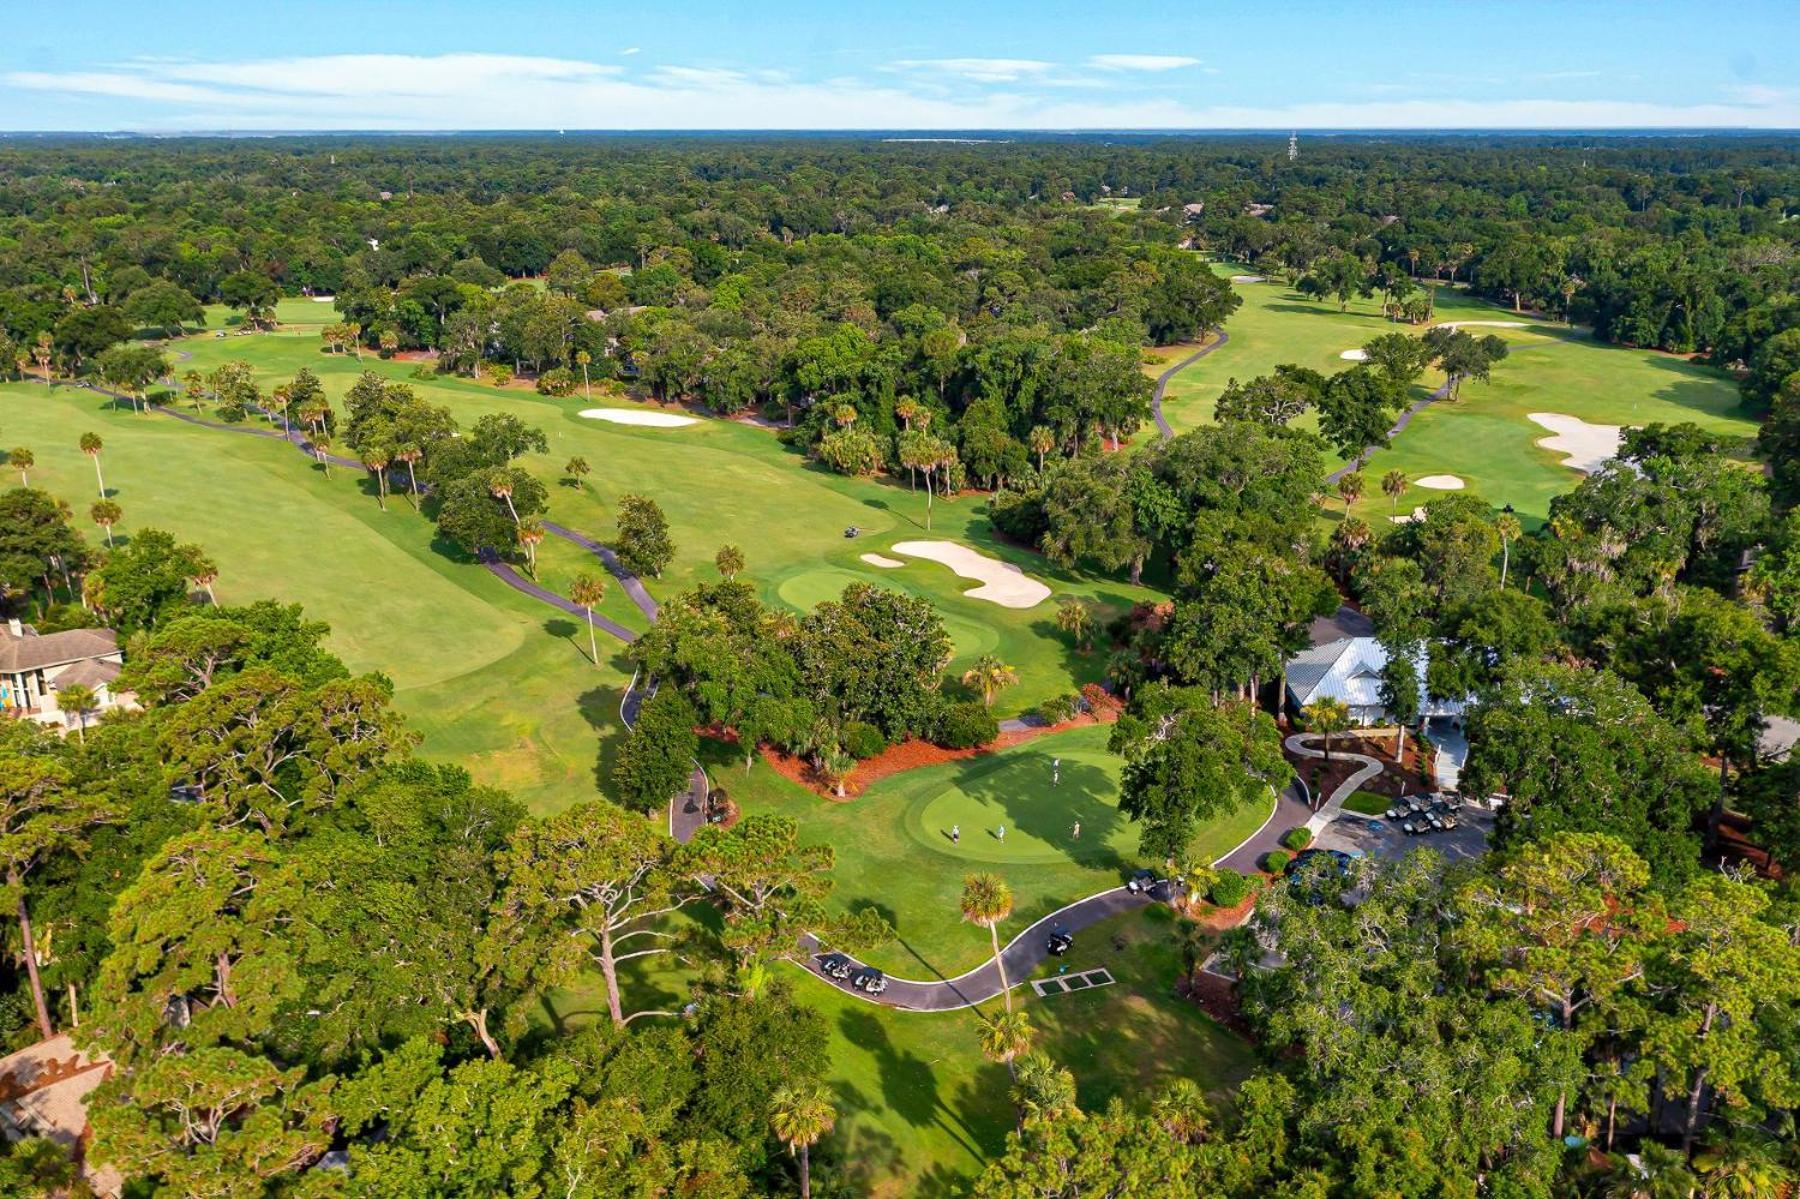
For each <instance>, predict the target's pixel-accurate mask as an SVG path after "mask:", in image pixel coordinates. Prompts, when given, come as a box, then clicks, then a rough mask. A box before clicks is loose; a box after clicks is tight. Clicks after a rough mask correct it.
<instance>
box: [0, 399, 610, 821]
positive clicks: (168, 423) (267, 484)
mask: <svg viewBox="0 0 1800 1199" xmlns="http://www.w3.org/2000/svg"><path fill="white" fill-rule="evenodd" d="M0 430H4V435H5V439H6V441H7V443H8V444H9V445H27V446H30V447H31V448H32V450H33V452H34V453H35V454H36V456H37V460H38V469H37V470H35V471H34V472H33V474H32V480H31V481H32V483H33V484H34V485H35V486H39V487H43V488H45V489H47V490H49V491H51V492H53V493H55V494H57V495H58V496H60V497H62V498H63V499H65V500H67V501H68V502H69V503H70V504H71V505H73V507H74V508H75V512H76V516H77V523H78V524H80V525H83V526H85V524H86V521H85V516H86V512H87V508H88V506H89V504H90V503H92V501H93V498H94V473H93V465H92V463H91V462H90V461H89V460H88V459H87V457H86V456H85V455H83V454H82V453H81V452H80V450H79V449H78V448H77V447H76V440H77V438H79V437H80V435H81V434H82V433H84V432H88V431H92V432H96V433H98V434H100V436H101V437H102V439H103V440H104V441H105V445H106V448H105V450H104V452H103V458H102V464H103V467H104V470H105V473H106V482H107V487H108V490H109V491H110V492H111V493H112V494H113V496H114V498H115V499H116V500H117V501H118V503H119V505H120V507H121V508H122V509H123V510H124V520H123V521H122V522H121V524H120V526H119V532H121V533H123V534H124V535H125V536H129V534H130V531H131V530H132V529H134V528H140V527H143V526H146V525H150V526H156V527H160V528H166V529H168V530H170V531H172V532H174V533H176V534H177V535H178V536H180V537H182V538H184V539H187V540H192V541H195V542H198V543H199V544H201V545H203V546H205V547H206V549H207V551H208V552H209V553H210V554H211V555H212V556H213V557H214V559H215V560H217V562H218V563H219V567H220V576H219V580H218V582H217V584H216V585H215V589H216V590H217V592H218V595H219V599H220V601H221V602H223V603H245V602H249V601H251V600H256V599H265V598H274V599H281V600H284V601H297V602H299V603H301V604H304V605H305V607H306V610H307V612H308V614H309V615H311V616H313V617H314V618H317V619H323V620H325V621H327V622H329V623H330V624H331V626H332V634H331V639H330V644H331V647H332V649H333V650H334V651H336V652H337V653H338V654H340V655H342V656H343V658H344V659H345V660H346V661H347V662H349V663H350V665H351V666H352V668H354V669H357V670H381V671H383V672H385V673H386V674H387V675H388V676H389V677H391V678H392V679H393V680H394V683H395V686H396V688H397V689H398V696H397V697H398V702H399V704H400V707H401V708H402V710H404V711H405V712H406V713H407V714H408V716H409V717H410V718H411V719H412V722H413V725H414V727H415V728H417V729H419V730H420V731H421V732H422V733H423V734H424V735H425V738H426V742H425V749H424V752H425V753H426V754H427V755H428V756H430V757H434V758H441V759H445V760H453V761H458V762H461V763H463V764H464V765H466V766H468V767H469V768H470V769H471V770H472V771H474V773H475V774H476V775H477V777H479V778H480V779H481V780H482V781H484V782H491V783H494V784H496V785H501V786H506V787H509V788H512V789H513V790H515V791H516V792H517V793H518V794H519V795H520V797H521V798H522V799H524V800H525V801H526V802H528V803H530V804H532V805H533V806H534V807H538V808H550V807H560V806H565V805H567V804H569V803H573V802H576V801H577V800H580V799H584V798H591V797H592V796H594V795H595V794H596V788H595V770H596V749H595V738H596V734H597V733H599V734H602V735H606V734H610V732H611V730H613V729H614V727H615V726H616V712H617V706H618V694H619V691H620V690H621V689H622V687H623V684H624V679H625V675H626V673H627V672H626V670H624V669H622V668H621V663H620V661H619V658H618V645H617V643H616V642H615V643H613V644H611V645H608V644H606V643H605V641H604V639H603V641H602V645H601V662H602V665H601V668H600V669H596V668H595V667H594V666H593V665H591V664H590V663H588V662H587V661H586V659H585V658H584V657H583V654H585V652H586V644H585V639H583V641H582V643H581V645H580V646H579V648H577V646H576V645H575V644H573V643H571V642H570V641H569V640H568V639H567V638H568V637H569V636H570V635H571V634H572V633H573V632H574V622H573V621H568V620H564V621H560V622H557V621H551V620H548V618H547V610H546V609H544V608H543V607H542V606H541V605H539V604H537V603H535V602H534V601H532V600H529V599H527V598H525V597H524V596H520V595H518V594H516V593H514V592H512V591H510V590H508V589H507V588H506V587H504V586H503V585H501V584H500V583H499V582H498V581H497V580H495V579H493V578H492V577H491V576H489V575H488V574H487V572H486V571H484V570H482V569H481V568H480V567H479V566H477V565H475V564H472V563H468V562H463V561H460V560H458V559H456V558H453V557H451V556H447V555H445V554H443V553H440V552H438V550H437V549H436V548H434V546H433V544H432V536H431V526H430V524H429V523H428V522H426V521H425V520H424V519H423V518H421V517H419V516H417V515H415V514H414V513H413V512H412V510H411V508H410V507H409V506H408V505H407V503H406V502H405V501H404V500H393V501H390V503H389V510H388V511H387V512H385V513H384V512H382V511H381V510H380V509H379V508H378V507H377V506H376V504H375V502H374V500H373V498H372V497H371V496H369V495H366V494H364V492H363V481H362V479H361V478H360V477H358V476H357V475H356V474H353V473H352V472H348V471H343V470H334V471H333V472H332V474H331V477H330V478H326V477H325V476H324V474H323V472H321V471H320V469H319V468H318V467H317V466H314V465H312V464H309V463H308V462H307V461H306V460H305V459H304V458H303V457H302V456H301V455H300V454H299V453H298V452H297V451H295V450H294V449H292V448H291V447H288V446H286V445H284V444H282V443H281V442H279V441H276V440H273V439H264V438H256V437H246V436H241V435H238V434H232V433H225V432H219V431H216V430H207V429H198V428H194V427H192V426H190V425H185V424H181V423H178V422H176V421H174V420H171V419H170V418H168V417H166V416H161V415H155V414H152V415H146V416H134V415H132V414H131V413H130V412H129V411H128V410H125V409H121V408H117V407H114V406H113V405H111V404H109V403H107V402H106V401H105V400H104V399H103V398H102V397H100V396H98V395H96V394H95V393H93V392H90V391H85V390H80V389H76V388H68V387H59V388H57V389H55V391H54V392H53V393H47V392H45V391H44V389H43V388H41V387H39V386H35V385H31V384H11V385H6V386H3V387H0ZM93 535H94V539H95V540H96V541H98V531H97V530H94V531H93ZM619 604H620V607H619V610H618V612H617V613H616V614H617V615H619V616H621V617H623V616H624V615H625V614H626V612H625V609H626V607H627V606H628V605H626V604H625V601H624V600H623V599H622V598H621V599H620V600H619ZM609 610H610V605H609ZM632 612H633V614H634V615H635V610H632ZM547 624H549V625H551V626H553V628H554V626H556V625H558V624H560V625H562V626H566V631H564V632H563V635H562V636H549V637H547V636H545V635H544V632H545V628H546V625H547ZM602 745H603V747H604V751H603V752H604V754H606V755H610V753H611V751H612V749H613V748H614V746H613V744H612V738H611V737H610V736H608V737H607V739H605V740H603V741H602Z"/></svg>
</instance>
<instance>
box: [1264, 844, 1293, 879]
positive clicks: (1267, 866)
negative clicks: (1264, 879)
mask: <svg viewBox="0 0 1800 1199" xmlns="http://www.w3.org/2000/svg"><path fill="white" fill-rule="evenodd" d="M1293 860H1294V859H1293V856H1292V855H1291V854H1289V853H1288V851H1287V850H1285V849H1271V850H1270V851H1269V852H1268V853H1266V854H1264V855H1263V869H1264V870H1267V871H1268V872H1269V873H1270V874H1280V873H1281V872H1282V871H1283V870H1286V869H1287V864H1288V863H1289V862H1291V861H1293Z"/></svg>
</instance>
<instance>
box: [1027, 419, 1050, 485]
mask: <svg viewBox="0 0 1800 1199" xmlns="http://www.w3.org/2000/svg"><path fill="white" fill-rule="evenodd" d="M1026 444H1027V445H1029V446H1030V447H1031V452H1032V453H1034V454H1036V455H1037V460H1038V474H1040V475H1041V474H1043V473H1044V455H1045V454H1048V453H1049V452H1050V451H1051V450H1053V449H1055V448H1056V434H1055V433H1053V432H1051V431H1050V427H1049V426H1048V425H1033V426H1031V432H1030V433H1028V434H1026Z"/></svg>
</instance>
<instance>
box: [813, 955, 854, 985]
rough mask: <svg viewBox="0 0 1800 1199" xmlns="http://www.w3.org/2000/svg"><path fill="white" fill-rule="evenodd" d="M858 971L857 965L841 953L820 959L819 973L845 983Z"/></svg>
mask: <svg viewBox="0 0 1800 1199" xmlns="http://www.w3.org/2000/svg"><path fill="white" fill-rule="evenodd" d="M855 969H856V963H855V962H852V961H851V960H850V959H849V958H847V957H845V956H844V955H843V954H841V953H828V954H826V955H825V956H824V957H822V958H820V959H819V973H820V974H823V975H824V976H825V977H826V978H835V979H837V980H838V981H839V982H843V981H844V980H845V979H846V978H849V977H850V974H851V972H852V971H854V970H855Z"/></svg>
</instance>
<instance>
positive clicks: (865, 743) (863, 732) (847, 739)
mask: <svg viewBox="0 0 1800 1199" xmlns="http://www.w3.org/2000/svg"><path fill="white" fill-rule="evenodd" d="M838 741H839V743H840V744H841V745H842V746H843V747H844V752H845V753H847V754H849V755H850V756H851V757H853V758H856V759H859V760H860V759H863V758H872V757H874V756H875V755H876V754H878V753H880V752H881V751H882V750H884V749H886V748H887V738H886V737H883V736H882V735H881V730H880V729H878V728H876V727H875V726H874V725H872V724H865V723H863V722H862V721H860V720H851V721H847V722H845V724H844V728H843V732H842V733H840V734H839V736H838Z"/></svg>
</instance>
